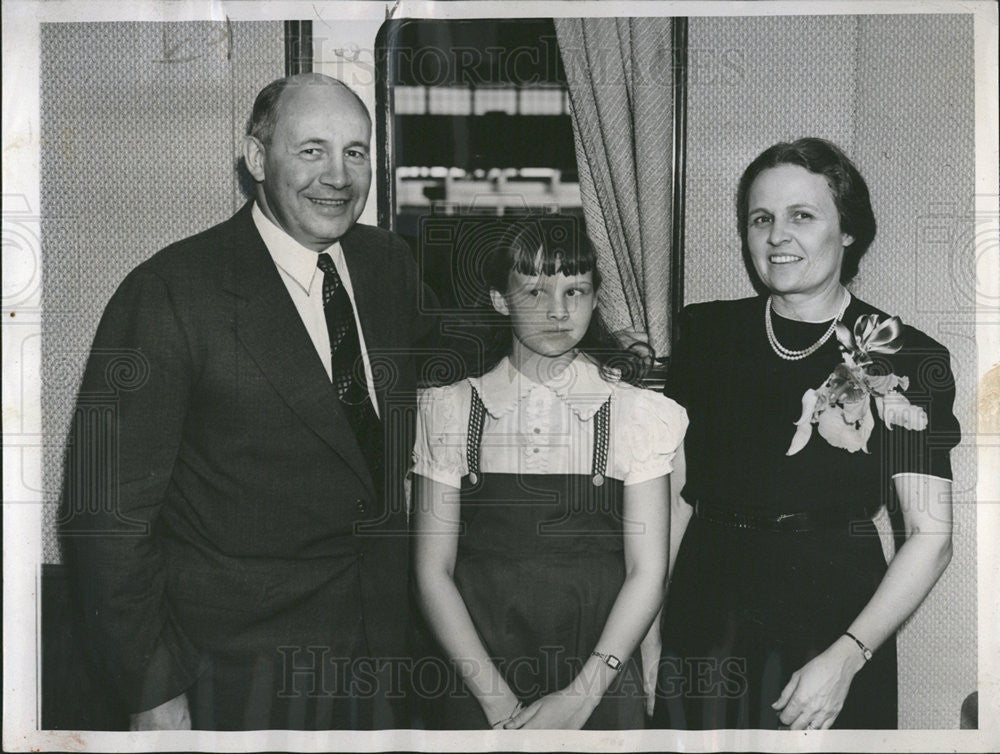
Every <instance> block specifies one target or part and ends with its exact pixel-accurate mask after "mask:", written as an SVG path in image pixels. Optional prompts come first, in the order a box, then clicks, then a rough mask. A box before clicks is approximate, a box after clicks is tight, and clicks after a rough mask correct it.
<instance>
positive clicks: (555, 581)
mask: <svg viewBox="0 0 1000 754" xmlns="http://www.w3.org/2000/svg"><path fill="white" fill-rule="evenodd" d="M610 408H611V404H610V401H608V402H606V403H605V404H604V405H603V406H602V407H601V409H600V410H599V411H598V412H597V414H595V416H594V422H595V426H594V430H595V431H594V456H593V464H592V472H593V473H592V475H591V476H585V475H559V474H483V473H482V472H481V471H480V468H479V450H480V443H481V439H482V429H483V421H484V416H485V408H484V406H483V403H482V399H481V398H480V397H479V394H478V393H477V392H476V390H475V388H473V391H472V408H471V412H470V417H469V435H468V459H469V474H468V475H466V476H465V477H464V478H463V479H462V491H461V511H462V512H461V531H460V534H459V545H458V554H457V557H456V562H455V572H454V579H455V584H456V586H457V587H458V591H459V592H460V593H461V595H462V599H463V600H464V601H465V605H466V607H467V608H468V611H469V615H470V616H471V617H472V621H473V623H474V624H475V626H476V630H477V631H478V632H479V636H480V638H481V639H482V641H483V644H484V645H485V647H486V650H487V652H488V654H489V655H490V657H492V658H494V661H495V662H496V664H497V666H498V668H499V669H500V672H501V673H502V674H503V676H504V678H505V679H506V681H507V683H508V684H509V686H510V687H511V690H512V691H513V692H514V693H515V694H516V695H517V697H518V699H520V700H521V702H523V703H524V704H525V706H527V705H529V704H531V703H532V702H534V701H535V700H536V699H539V698H540V697H542V696H544V695H546V694H550V693H552V692H555V691H558V690H559V689H562V688H564V687H565V686H567V685H568V684H569V683H570V682H571V681H572V680H573V678H574V677H575V676H576V675H577V673H578V672H579V670H580V668H582V666H583V664H584V663H585V662H586V661H587V660H588V659H589V657H590V654H591V652H592V651H593V650H594V649H597V648H598V647H597V640H598V638H599V637H600V634H601V631H602V630H603V629H604V624H605V621H606V620H607V617H608V614H609V613H610V612H611V607H612V605H613V604H614V601H615V599H617V597H618V592H619V590H620V589H621V586H622V583H623V582H624V579H625V559H624V552H623V546H624V543H623V536H622V488H623V485H622V482H621V481H620V480H615V479H606V478H604V471H605V465H606V461H607V449H608V424H609V418H610ZM598 474H599V475H600V479H599V480H598V481H601V482H602V483H601V484H600V485H595V483H594V482H595V477H596V475H598ZM622 659H623V660H624V658H622ZM453 683H454V687H453V688H454V689H455V691H454V693H450V694H446V695H444V696H442V697H440V698H439V700H438V702H439V703H438V704H436V705H435V707H436V708H437V710H436V712H435V715H434V718H435V722H436V723H438V724H440V725H441V727H444V728H449V729H468V728H486V727H489V725H490V723H493V722H495V721H493V720H489V721H488V720H487V719H486V717H485V715H484V714H483V712H482V708H481V707H480V705H479V702H478V701H476V698H475V697H474V696H473V695H472V694H471V692H469V691H468V690H467V689H466V688H465V687H464V685H463V684H462V683H461V681H460V680H459V679H458V678H457V677H454V678H453ZM643 709H644V701H643V691H642V673H641V670H640V667H639V661H638V658H633V659H630V660H629V661H628V662H625V663H624V668H623V670H622V671H621V673H620V674H619V676H618V678H616V680H615V682H614V683H612V685H611V687H610V688H609V689H608V691H607V692H606V693H605V695H604V698H603V699H602V700H601V702H600V703H599V704H598V706H597V708H596V709H595V710H594V712H593V714H592V715H591V717H590V719H589V720H588V721H587V723H586V725H585V726H584V728H585V729H612V730H613V729H627V728H641V727H644V713H643Z"/></svg>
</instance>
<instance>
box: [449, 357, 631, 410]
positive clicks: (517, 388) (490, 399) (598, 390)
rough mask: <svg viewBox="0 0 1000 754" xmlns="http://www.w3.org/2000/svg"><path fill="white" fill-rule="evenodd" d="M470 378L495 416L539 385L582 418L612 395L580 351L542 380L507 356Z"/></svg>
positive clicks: (604, 381) (509, 407)
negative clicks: (528, 374) (520, 369)
mask: <svg viewBox="0 0 1000 754" xmlns="http://www.w3.org/2000/svg"><path fill="white" fill-rule="evenodd" d="M469 381H470V382H471V383H472V386H473V387H474V388H476V391H477V392H478V393H479V397H480V398H482V400H483V405H484V406H485V407H486V410H487V411H488V412H489V414H490V416H492V417H493V418H494V419H499V418H500V417H501V416H503V415H504V414H508V413H510V412H511V411H513V410H514V407H515V406H517V403H518V401H519V400H520V399H522V398H523V397H524V396H526V395H527V394H528V393H529V392H530V391H531V390H532V388H535V387H537V386H539V385H540V386H541V387H543V388H545V389H546V390H548V391H549V392H551V393H553V394H554V395H556V396H557V397H558V398H560V399H561V400H562V401H563V403H565V404H566V405H567V406H569V407H570V408H571V409H572V410H573V412H574V413H575V414H576V415H577V416H579V417H580V419H581V420H583V421H589V420H590V419H591V418H593V416H594V414H596V413H597V410H598V409H599V408H600V407H601V406H602V405H603V404H604V402H605V401H606V400H607V399H608V397H609V396H610V395H611V384H610V383H609V382H608V381H607V380H605V379H604V378H603V377H602V376H601V369H600V367H599V366H598V365H597V364H595V363H594V362H593V361H591V359H590V358H589V357H588V356H586V355H584V354H582V353H581V354H578V355H577V357H576V358H575V359H573V361H571V362H570V364H569V366H568V367H566V369H565V370H563V372H562V373H560V374H559V375H558V376H557V377H556V378H555V379H553V380H551V381H546V382H544V383H538V382H535V381H534V380H532V379H530V378H528V377H526V376H525V375H523V374H521V373H520V372H518V371H517V370H516V369H515V368H514V365H513V364H511V363H510V359H509V358H507V357H504V359H503V360H502V361H501V362H500V363H499V364H497V365H496V366H495V367H494V368H493V369H491V370H490V371H489V372H487V373H486V374H484V375H483V376H482V377H472V378H470V380H469Z"/></svg>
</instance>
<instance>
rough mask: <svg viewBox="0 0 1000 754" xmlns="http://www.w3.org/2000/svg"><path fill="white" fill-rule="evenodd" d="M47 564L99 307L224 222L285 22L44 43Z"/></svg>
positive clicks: (95, 26) (51, 27)
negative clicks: (129, 276)
mask: <svg viewBox="0 0 1000 754" xmlns="http://www.w3.org/2000/svg"><path fill="white" fill-rule="evenodd" d="M41 61H42V66H41V127H42V163H41V200H42V217H43V220H42V249H43V268H42V275H43V302H42V305H43V311H44V314H43V318H42V413H43V419H42V421H43V431H44V433H45V437H46V438H48V439H47V441H46V443H45V450H44V458H43V481H44V485H45V502H46V509H45V519H44V520H45V525H44V529H43V536H44V542H43V547H44V558H45V562H49V563H53V562H58V561H59V549H58V543H57V541H56V538H55V536H54V531H53V525H52V523H53V519H54V513H55V508H56V503H57V500H58V495H59V485H60V478H61V474H62V457H63V450H64V446H65V440H66V433H67V431H68V428H69V421H70V416H71V414H72V410H73V403H74V400H75V397H76V391H77V387H78V385H79V381H80V377H81V375H82V372H83V365H84V361H85V359H86V356H87V352H88V349H89V348H90V343H91V340H92V339H93V337H94V332H95V330H96V329H97V323H98V320H99V319H100V315H101V312H102V311H103V309H104V305H105V304H106V303H107V301H108V299H109V298H110V297H111V294H112V293H113V292H114V290H115V288H116V287H117V286H118V284H119V283H120V282H121V280H122V278H124V277H125V275H126V273H128V271H129V270H131V269H132V268H133V267H135V266H136V265H137V264H138V263H139V262H141V261H142V260H144V259H146V258H148V257H149V256H151V255H152V254H153V253H154V252H156V251H157V250H158V249H160V248H162V247H164V246H166V245H167V244H169V243H171V242H173V241H177V240H180V239H181V238H184V237H185V236H188V235H191V234H192V233H195V232H197V231H200V230H203V229H205V228H207V227H209V226H211V225H214V224H216V223H218V222H220V221H222V220H224V219H226V218H227V217H229V216H230V215H231V214H232V213H233V212H234V211H235V210H236V209H237V208H238V207H239V206H240V205H241V204H242V203H243V201H245V198H244V196H243V194H242V192H241V191H240V188H239V184H238V181H237V177H236V172H235V165H236V157H237V150H238V148H239V137H240V136H241V135H242V133H243V131H244V128H245V126H246V121H247V118H248V116H249V113H250V106H251V105H252V103H253V98H254V96H255V95H256V93H257V91H258V90H259V89H260V88H261V87H262V86H263V85H264V84H266V83H268V82H269V81H271V80H273V79H275V78H278V77H280V76H282V75H284V31H283V27H282V24H281V23H280V22H244V23H233V24H231V25H230V26H227V24H225V23H222V22H218V23H216V22H189V23H65V24H64V23H56V24H43V25H42V36H41Z"/></svg>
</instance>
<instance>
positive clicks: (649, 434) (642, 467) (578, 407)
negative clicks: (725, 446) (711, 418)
mask: <svg viewBox="0 0 1000 754" xmlns="http://www.w3.org/2000/svg"><path fill="white" fill-rule="evenodd" d="M473 386H474V387H475V388H476V391H477V392H478V393H479V396H480V397H481V398H482V400H483V405H484V406H485V407H486V417H485V421H484V424H483V440H482V452H481V461H480V470H481V471H482V472H483V473H487V474H488V473H496V474H586V475H589V474H591V473H592V472H591V465H592V456H593V444H594V422H593V418H594V414H596V413H597V411H598V409H600V407H601V405H602V404H603V403H604V402H605V401H606V400H607V399H608V398H609V397H610V398H611V420H610V425H609V435H610V437H609V448H608V461H607V467H606V471H604V473H605V475H606V476H608V477H611V478H613V479H620V480H622V481H623V482H624V483H625V484H627V485H628V484H638V483H639V482H645V481H648V480H650V479H655V478H656V477H659V476H663V475H664V474H668V473H670V470H671V468H672V465H671V461H672V460H673V457H674V453H675V452H676V450H677V447H678V446H679V445H680V444H681V441H682V440H683V439H684V432H685V430H686V429H687V423H688V420H687V412H685V410H684V409H683V408H682V407H681V406H680V405H678V404H677V403H675V402H674V401H672V400H671V399H670V398H667V397H666V396H664V395H661V394H660V393H654V392H652V391H651V390H643V389H641V388H637V387H634V386H632V385H629V384H627V383H622V382H610V381H608V380H605V379H604V378H603V377H602V376H601V372H600V368H599V367H598V366H597V365H596V364H595V363H594V362H593V361H591V360H590V359H589V358H588V357H587V356H584V355H582V354H581V355H580V356H578V357H577V358H576V359H575V360H574V361H573V362H572V363H571V364H570V365H569V367H567V368H566V369H565V370H564V371H563V372H562V373H561V374H559V375H558V376H557V377H556V378H555V379H553V380H551V381H547V382H546V383H544V384H541V383H538V382H535V381H533V380H531V379H529V378H528V377H526V376H524V375H523V374H521V373H520V372H518V371H517V370H516V369H515V368H514V366H513V364H511V363H510V361H509V360H508V359H506V358H505V359H504V360H503V361H501V362H500V363H499V364H498V365H497V366H496V367H494V368H493V370H491V371H490V372H489V373H487V374H485V375H483V376H482V377H473V378H470V379H468V380H463V381H462V382H458V383H455V384H454V385H448V386H447V387H438V388H431V389H428V390H421V391H420V393H419V396H418V398H417V404H418V413H417V435H416V443H415V445H414V449H413V468H412V471H413V473H415V474H420V475H421V476H424V477H427V478H429V479H433V480H435V481H437V482H441V483H442V484H447V485H450V486H452V487H460V486H461V479H462V477H463V476H465V475H466V474H468V472H469V467H468V461H467V459H466V450H467V439H468V428H469V410H470V407H471V403H472V387H473Z"/></svg>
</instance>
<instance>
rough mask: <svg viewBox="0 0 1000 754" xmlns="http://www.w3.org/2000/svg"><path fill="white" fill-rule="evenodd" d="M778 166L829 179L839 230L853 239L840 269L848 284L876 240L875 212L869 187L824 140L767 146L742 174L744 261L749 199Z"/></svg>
mask: <svg viewBox="0 0 1000 754" xmlns="http://www.w3.org/2000/svg"><path fill="white" fill-rule="evenodd" d="M779 165H798V166H799V167H803V168H805V169H806V170H808V171H809V172H810V173H815V174H817V175H821V176H823V177H824V178H826V182H827V185H828V186H829V187H830V192H831V193H832V194H833V203H834V205H835V206H836V207H837V212H838V213H839V215H840V229H841V231H842V232H844V233H847V234H848V235H850V236H852V237H853V238H854V242H853V243H852V244H851V245H850V246H847V247H845V248H844V261H843V264H842V265H841V268H840V282H841V283H844V284H847V283H849V282H851V281H852V280H853V279H854V277H855V276H856V275H857V274H858V265H859V264H860V262H861V257H863V256H864V255H865V252H867V251H868V247H869V246H870V245H871V243H872V241H873V240H874V239H875V229H876V225H875V213H874V212H873V211H872V203H871V198H870V197H869V195H868V185H867V184H866V183H865V179H864V178H862V177H861V173H859V172H858V169H857V168H856V167H854V163H853V162H851V161H850V159H848V157H847V155H845V154H844V152H843V151H842V150H841V149H840V148H839V147H837V146H836V145H835V144H833V143H831V142H829V141H826V140H825V139H817V138H805V139H798V140H797V141H793V142H780V143H778V144H775V145H774V146H771V147H768V148H767V149H765V150H764V151H763V152H761V153H760V154H759V155H758V156H757V158H756V159H755V160H754V161H753V162H751V163H750V164H749V165H748V166H747V169H746V170H744V171H743V176H742V177H741V178H740V185H739V188H738V189H737V191H736V221H737V223H738V225H739V233H740V241H741V243H742V246H743V256H744V259H747V258H748V257H749V253H750V249H749V247H748V246H747V230H748V228H747V215H748V212H749V208H748V207H747V197H748V194H749V193H750V187H751V186H752V185H753V182H754V180H756V178H757V176H759V175H760V174H761V173H763V172H764V171H765V170H767V169H769V168H774V167H778V166H779Z"/></svg>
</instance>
